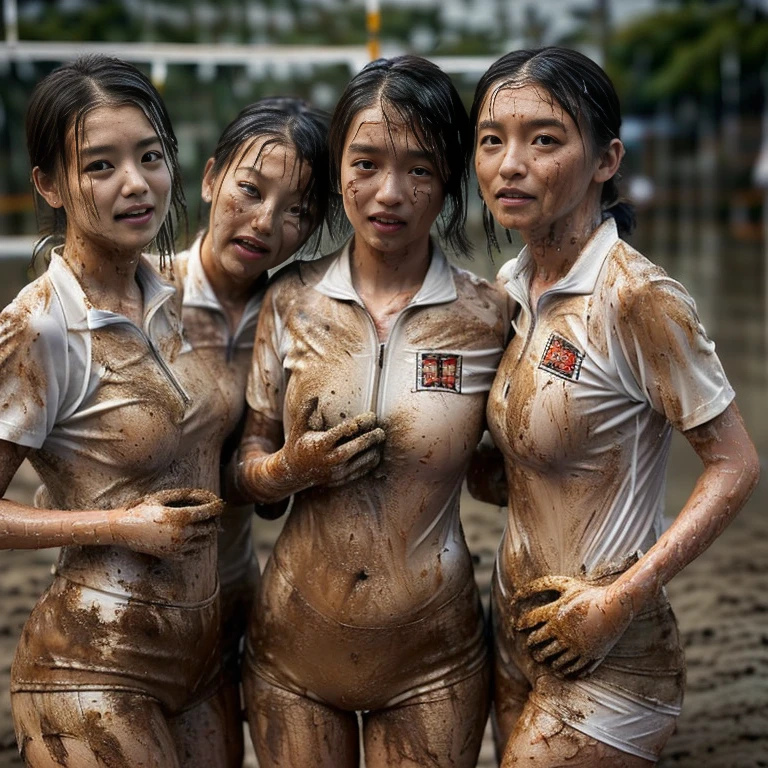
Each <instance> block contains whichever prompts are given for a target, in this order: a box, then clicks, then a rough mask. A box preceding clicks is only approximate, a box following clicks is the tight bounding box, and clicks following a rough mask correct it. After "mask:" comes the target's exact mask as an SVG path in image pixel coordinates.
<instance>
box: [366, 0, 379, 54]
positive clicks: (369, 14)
mask: <svg viewBox="0 0 768 768" xmlns="http://www.w3.org/2000/svg"><path fill="white" fill-rule="evenodd" d="M365 25H366V28H367V30H368V55H369V57H370V59H371V61H373V60H374V59H378V58H379V57H380V56H381V52H380V46H379V32H381V12H380V11H379V0H366V14H365Z"/></svg>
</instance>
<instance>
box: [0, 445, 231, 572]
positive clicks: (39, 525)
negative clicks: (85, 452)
mask: <svg viewBox="0 0 768 768" xmlns="http://www.w3.org/2000/svg"><path fill="white" fill-rule="evenodd" d="M28 453H29V449H27V448H24V447H22V446H19V445H15V444H14V443H9V442H7V441H5V440H0V489H2V493H3V494H4V493H5V492H6V491H7V490H8V486H9V485H10V482H11V480H12V479H13V476H14V475H15V474H16V470H17V469H18V468H19V466H21V463H22V461H23V460H24V458H25V457H26V455H27V454H28ZM190 494H191V495H192V496H195V497H196V498H195V499H194V500H190ZM221 509H222V505H221V504H220V503H219V501H218V499H216V497H215V496H213V494H209V493H208V492H207V491H194V492H190V491H188V490H181V491H162V492H160V493H158V494H157V495H156V496H150V497H148V498H146V499H144V500H143V501H142V502H141V503H138V504H136V505H135V506H133V507H129V508H126V507H120V508H118V509H91V510H69V509H37V508H36V507H31V506H28V505H26V504H18V503H17V502H15V501H10V500H9V499H5V498H3V499H2V500H0V549H46V548H48V547H66V546H71V545H81V546H88V545H116V546H123V547H128V548H129V549H133V550H135V551H137V552H144V553H146V554H151V555H156V556H158V557H164V556H169V555H172V554H181V553H183V552H184V551H185V550H186V549H187V548H189V547H193V546H195V543H196V541H197V540H198V538H199V537H200V536H202V535H205V534H207V526H208V525H210V523H209V521H210V519H211V517H213V516H215V515H217V514H220V513H221Z"/></svg>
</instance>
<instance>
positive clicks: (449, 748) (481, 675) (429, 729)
mask: <svg viewBox="0 0 768 768" xmlns="http://www.w3.org/2000/svg"><path fill="white" fill-rule="evenodd" d="M441 693H442V694H443V695H444V698H441V699H440V700H438V701H429V702H422V703H417V704H407V703H406V704H404V705H403V706H401V707H393V708H391V709H387V710H381V711H378V712H370V713H367V714H365V715H363V723H364V725H363V728H364V736H363V738H364V742H365V765H366V768H416V767H417V766H418V767H419V768H424V766H439V767H440V768H474V766H475V765H476V764H477V756H478V754H479V753H480V746H481V744H482V741H483V731H484V730H485V722H486V719H487V717H488V672H487V670H486V669H483V670H482V671H480V672H478V673H477V674H476V675H474V676H473V677H471V678H469V679H467V680H462V681H461V682H459V683H456V684H455V685H452V686H451V687H450V688H446V689H444V690H443V691H442V692H441Z"/></svg>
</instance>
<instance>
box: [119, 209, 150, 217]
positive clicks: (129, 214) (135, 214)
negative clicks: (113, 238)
mask: <svg viewBox="0 0 768 768" xmlns="http://www.w3.org/2000/svg"><path fill="white" fill-rule="evenodd" d="M148 210H149V208H144V209H142V210H141V211H131V212H130V213H124V214H123V216H143V215H144V214H145V213H146V212H147V211H148Z"/></svg>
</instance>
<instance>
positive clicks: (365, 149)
mask: <svg viewBox="0 0 768 768" xmlns="http://www.w3.org/2000/svg"><path fill="white" fill-rule="evenodd" d="M386 151H387V150H385V149H382V148H381V147H378V146H376V145H374V144H360V143H358V142H352V144H350V145H349V146H348V147H347V152H354V153H356V154H359V155H375V154H377V153H382V152H386ZM405 154H406V156H407V157H412V158H416V159H419V160H429V159H430V157H429V155H428V154H427V153H426V152H425V151H424V150H423V149H420V148H416V149H409V150H408V151H407V152H406V153H405Z"/></svg>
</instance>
